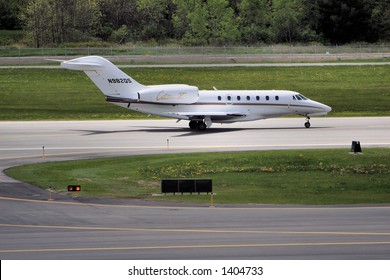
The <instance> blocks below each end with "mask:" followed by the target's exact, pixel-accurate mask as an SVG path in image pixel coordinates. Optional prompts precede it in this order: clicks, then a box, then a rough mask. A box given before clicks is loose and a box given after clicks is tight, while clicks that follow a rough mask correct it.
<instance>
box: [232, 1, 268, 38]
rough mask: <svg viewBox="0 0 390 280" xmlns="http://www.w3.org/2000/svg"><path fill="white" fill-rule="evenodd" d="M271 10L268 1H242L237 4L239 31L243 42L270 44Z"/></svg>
mask: <svg viewBox="0 0 390 280" xmlns="http://www.w3.org/2000/svg"><path fill="white" fill-rule="evenodd" d="M271 8H272V5H271V3H270V1H269V0H242V1H241V3H239V4H238V9H239V19H238V20H239V27H240V28H239V29H240V30H241V36H242V41H243V42H245V43H247V44H256V43H259V42H270V40H271V29H270V27H271V11H272V10H271Z"/></svg>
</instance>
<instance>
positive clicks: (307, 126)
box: [305, 116, 310, 128]
mask: <svg viewBox="0 0 390 280" xmlns="http://www.w3.org/2000/svg"><path fill="white" fill-rule="evenodd" d="M305 127H306V128H309V127H310V117H309V116H306V122H305Z"/></svg>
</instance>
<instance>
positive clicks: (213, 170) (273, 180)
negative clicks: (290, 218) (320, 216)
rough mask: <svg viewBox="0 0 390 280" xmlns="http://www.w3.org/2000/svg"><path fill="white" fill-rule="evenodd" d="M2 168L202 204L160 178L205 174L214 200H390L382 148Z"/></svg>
mask: <svg viewBox="0 0 390 280" xmlns="http://www.w3.org/2000/svg"><path fill="white" fill-rule="evenodd" d="M6 173H7V175H9V176H12V177H14V178H17V179H19V180H22V181H25V182H29V183H32V184H34V185H37V186H40V187H42V188H47V187H48V186H53V187H54V190H55V191H57V192H63V193H65V192H66V186H67V185H70V184H80V185H81V186H82V192H81V195H85V196H95V197H111V198H138V199H146V200H157V201H166V200H169V201H177V202H191V203H192V202H193V203H208V202H209V201H210V198H209V197H208V196H206V195H197V194H194V195H166V196H165V195H163V196H153V194H159V193H160V182H161V179H163V178H211V179H213V191H214V192H215V193H216V194H217V195H216V196H215V202H216V203H221V204H250V203H254V204H300V205H335V204H360V203H390V149H364V153H363V154H361V155H351V154H349V152H348V151H346V150H345V149H330V150H292V151H255V152H254V151H251V152H223V153H193V154H172V155H153V156H149V155H148V156H132V157H119V158H106V159H93V160H82V161H66V162H56V163H45V164H35V165H28V166H21V167H15V168H11V169H9V170H6Z"/></svg>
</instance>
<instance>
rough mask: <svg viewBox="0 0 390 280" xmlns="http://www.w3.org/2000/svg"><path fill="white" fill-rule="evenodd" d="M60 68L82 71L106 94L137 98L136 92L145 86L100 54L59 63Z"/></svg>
mask: <svg viewBox="0 0 390 280" xmlns="http://www.w3.org/2000/svg"><path fill="white" fill-rule="evenodd" d="M61 67H62V68H66V69H71V70H79V71H84V72H85V74H87V76H88V77H89V78H90V79H91V80H92V81H93V82H94V83H95V85H96V86H97V87H98V88H99V89H100V90H101V91H102V92H103V94H104V95H106V96H113V97H121V98H134V99H135V98H137V92H138V91H139V90H141V89H143V88H145V86H143V85H141V84H139V83H138V82H137V81H135V80H134V79H133V78H131V77H129V76H128V75H127V74H126V73H124V72H123V71H122V70H120V69H119V68H118V67H117V66H115V65H114V64H112V63H111V62H110V61H108V60H107V59H105V58H103V57H100V56H86V57H80V58H76V59H72V60H68V61H64V62H62V63H61Z"/></svg>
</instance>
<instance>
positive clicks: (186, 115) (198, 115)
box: [171, 112, 246, 120]
mask: <svg viewBox="0 0 390 280" xmlns="http://www.w3.org/2000/svg"><path fill="white" fill-rule="evenodd" d="M171 115H172V117H174V116H177V118H178V119H188V120H203V119H205V118H206V117H208V118H210V119H211V120H232V119H236V118H240V117H245V116H246V115H245V114H242V113H239V112H229V113H227V112H172V113H171Z"/></svg>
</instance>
